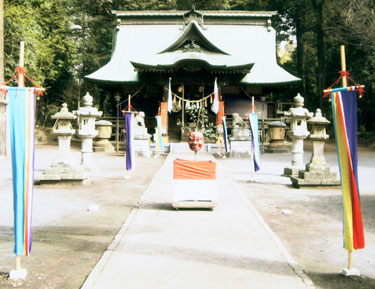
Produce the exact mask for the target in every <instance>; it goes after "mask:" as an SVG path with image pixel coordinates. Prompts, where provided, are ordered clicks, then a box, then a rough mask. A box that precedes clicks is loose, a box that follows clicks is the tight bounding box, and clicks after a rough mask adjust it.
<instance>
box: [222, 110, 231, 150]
mask: <svg viewBox="0 0 375 289" xmlns="http://www.w3.org/2000/svg"><path fill="white" fill-rule="evenodd" d="M222 120H223V133H224V146H225V152H226V153H229V142H228V129H227V121H226V117H225V116H223V117H222Z"/></svg>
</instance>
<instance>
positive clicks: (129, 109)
mask: <svg viewBox="0 0 375 289" xmlns="http://www.w3.org/2000/svg"><path fill="white" fill-rule="evenodd" d="M131 105H132V104H131V96H130V94H129V97H128V111H131Z"/></svg>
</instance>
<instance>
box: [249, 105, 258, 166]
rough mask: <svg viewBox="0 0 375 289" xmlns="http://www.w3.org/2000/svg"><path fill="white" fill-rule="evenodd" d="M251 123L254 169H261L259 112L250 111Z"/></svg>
mask: <svg viewBox="0 0 375 289" xmlns="http://www.w3.org/2000/svg"><path fill="white" fill-rule="evenodd" d="M248 118H249V125H250V133H251V145H252V152H253V159H254V171H255V172H256V171H259V170H260V150H259V135H258V114H257V113H256V112H253V113H249V114H248Z"/></svg>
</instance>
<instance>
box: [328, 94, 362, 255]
mask: <svg viewBox="0 0 375 289" xmlns="http://www.w3.org/2000/svg"><path fill="white" fill-rule="evenodd" d="M347 90H348V88H346V87H344V88H342V89H341V91H337V89H336V92H333V93H332V94H331V100H332V101H331V103H332V113H333V122H334V128H335V136H336V146H337V156H338V162H339V167H340V177H341V190H342V197H343V209H344V216H343V225H344V248H345V249H346V250H348V251H353V250H355V249H362V248H364V247H365V240H364V233H363V224H362V214H361V207H360V199H359V198H360V197H359V188H358V172H357V143H358V136H357V131H358V122H357V93H356V91H347Z"/></svg>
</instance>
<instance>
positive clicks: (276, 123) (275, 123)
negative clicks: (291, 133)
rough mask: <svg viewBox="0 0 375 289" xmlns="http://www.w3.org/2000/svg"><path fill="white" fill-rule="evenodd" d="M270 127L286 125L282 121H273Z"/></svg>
mask: <svg viewBox="0 0 375 289" xmlns="http://www.w3.org/2000/svg"><path fill="white" fill-rule="evenodd" d="M268 126H269V127H286V124H285V123H283V122H282V121H278V120H277V121H273V122H270V123H269V124H268Z"/></svg>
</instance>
